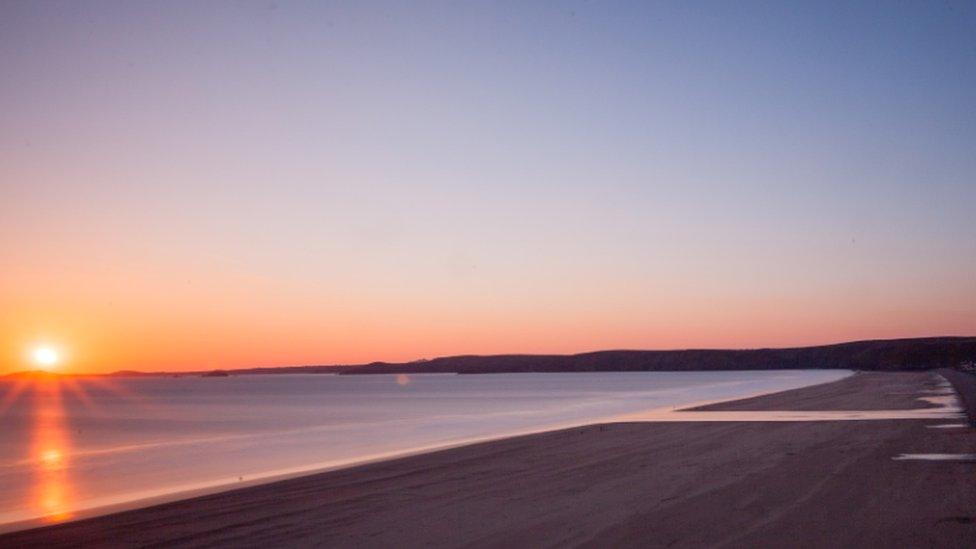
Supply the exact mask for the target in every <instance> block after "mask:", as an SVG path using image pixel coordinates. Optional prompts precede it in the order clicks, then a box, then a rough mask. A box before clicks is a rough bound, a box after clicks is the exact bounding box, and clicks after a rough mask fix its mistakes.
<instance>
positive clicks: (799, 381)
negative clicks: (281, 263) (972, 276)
mask: <svg viewBox="0 0 976 549" xmlns="http://www.w3.org/2000/svg"><path fill="white" fill-rule="evenodd" d="M848 374H849V372H847V371H824V370H801V371H772V372H641V373H579V374H577V373H567V374H493V375H463V376H462V375H410V376H407V375H366V376H337V375H265V376H234V377H226V378H201V377H179V378H75V379H71V378H60V379H35V380H12V379H6V380H0V525H6V526H5V527H4V526H0V531H2V530H10V529H13V528H15V527H16V526H13V524H14V523H17V522H21V521H25V520H34V519H42V520H43V521H44V522H57V521H64V520H70V519H72V518H78V517H79V516H83V515H85V514H87V513H90V511H91V510H92V509H99V508H104V507H105V506H113V505H119V504H125V503H129V504H131V503H133V502H144V501H152V498H156V499H157V500H158V499H159V498H161V497H167V496H168V497H172V496H174V495H177V494H184V495H187V494H188V492H192V491H201V490H203V491H205V490H214V489H220V488H228V487H235V486H242V485H245V484H247V483H253V482H258V481H261V480H268V479H271V478H276V477H278V476H281V475H288V474H296V473H301V472H310V471H315V470H321V469H327V468H332V467H339V466H344V465H349V464H352V463H357V462H362V461H366V460H370V459H382V458H386V457H392V456H395V455H402V454H406V453H412V452H417V451H424V450H429V449H433V448H437V447H444V446H449V445H454V444H461V443H465V442H471V441H475V440H483V439H491V438H497V437H503V436H507V435H514V434H520V433H529V432H537V431H542V430H547V429H555V428H559V427H568V426H573V425H580V424H586V423H590V422H594V421H597V420H601V419H608V418H613V417H615V416H618V415H621V414H628V413H634V412H640V411H645V410H651V409H655V408H672V407H681V406H685V405H688V404H692V403H697V402H702V401H711V400H719V399H733V398H740V397H744V396H748V395H752V394H756V393H759V392H770V391H780V390H785V389H791V388H795V387H801V386H804V385H810V384H815V383H823V382H827V381H833V380H836V379H839V378H841V377H844V376H846V375H848Z"/></svg>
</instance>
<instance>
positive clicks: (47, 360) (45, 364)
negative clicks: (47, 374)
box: [31, 346, 61, 370]
mask: <svg viewBox="0 0 976 549" xmlns="http://www.w3.org/2000/svg"><path fill="white" fill-rule="evenodd" d="M31 360H33V361H34V364H36V365H37V366H38V367H39V368H40V369H42V370H51V369H53V368H54V367H55V366H56V365H57V363H58V362H60V361H61V354H60V353H58V350H57V349H55V348H54V347H48V346H42V347H36V348H35V349H34V350H33V351H31Z"/></svg>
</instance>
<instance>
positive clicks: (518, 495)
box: [0, 373, 976, 547]
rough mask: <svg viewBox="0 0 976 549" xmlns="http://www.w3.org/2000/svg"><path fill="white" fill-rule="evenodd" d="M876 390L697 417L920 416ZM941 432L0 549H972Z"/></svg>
mask: <svg viewBox="0 0 976 549" xmlns="http://www.w3.org/2000/svg"><path fill="white" fill-rule="evenodd" d="M940 381H941V378H939V377H938V376H936V375H935V374H932V373H906V374H895V373H884V374H882V373H870V374H859V375H856V376H853V377H850V378H846V379H844V380H841V381H838V382H834V383H830V384H824V385H820V386H815V387H809V388H805V389H797V390H794V391H787V392H783V393H777V394H774V395H767V396H763V397H757V398H753V399H746V400H742V401H735V402H731V403H723V404H719V405H712V406H708V407H704V408H702V409H705V410H713V411H719V410H722V409H727V410H738V411H743V410H793V409H797V410H857V409H860V410H885V409H898V408H909V409H913V408H918V407H928V406H932V405H931V404H928V403H925V402H923V401H919V400H918V398H919V397H924V396H931V395H932V394H934V393H936V392H938V391H939V390H940V389H939V382H940ZM946 423H947V421H945V420H935V419H926V420H920V419H911V420H874V421H806V422H775V423H770V422H691V423H614V424H607V425H594V426H589V427H582V428H574V429H567V430H562V431H556V432H551V433H545V434H540V435H530V436H523V437H516V438H511V439H506V440H501V441H495V442H488V443H482V444H476V445H472V446H466V447H462V448H455V449H451V450H444V451H440V452H435V453H431V454H425V455H420V456H413V457H408V458H403V459H398V460H393V461H388V462H382V463H375V464H370V465H364V466H360V467H355V468H351V469H346V470H341V471H334V472H329V473H322V474H318V475H312V476H308V477H302V478H296V479H290V480H285V481H281V482H277V483H272V484H266V485H262V486H256V487H251V488H244V489H240V490H236V491H231V492H224V493H221V494H215V495H210V496H205V497H200V498H195V499H191V500H185V501H180V502H175V503H169V504H164V505H159V506H155V507H150V508H146V509H140V510H135V511H127V512H123V513H118V514H115V515H109V516H104V517H98V518H94V519H88V520H83V521H78V522H74V523H67V524H62V525H57V526H51V527H47V528H42V529H36V530H30V531H24V532H16V533H13V534H8V535H5V536H0V546H4V547H7V546H10V547H31V546H44V547H59V546H78V545H100V546H153V545H156V546H167V547H170V546H188V547H192V546H213V545H223V546H235V547H242V546H331V547H384V546H400V547H418V546H452V547H453V546H462V545H464V546H479V547H484V546H493V547H501V546H546V545H547V546H553V545H559V546H563V545H582V546H594V547H596V546H600V547H603V546H610V545H612V546H641V547H700V546H725V547H756V546H762V547H784V546H789V547H824V546H846V547H880V546H897V547H923V546H924V547H927V546H939V547H971V546H972V540H974V539H976V464H974V463H966V462H958V461H917V460H895V459H893V458H894V457H897V456H899V455H902V454H972V453H976V431H974V430H973V429H971V428H968V427H962V428H930V427H932V426H935V425H943V424H946Z"/></svg>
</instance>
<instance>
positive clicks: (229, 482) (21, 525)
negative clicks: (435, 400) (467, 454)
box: [0, 370, 862, 536]
mask: <svg viewBox="0 0 976 549" xmlns="http://www.w3.org/2000/svg"><path fill="white" fill-rule="evenodd" d="M861 373H862V372H859V371H855V370H848V371H847V375H844V376H843V377H841V378H839V379H836V380H831V381H825V382H817V383H812V384H810V385H802V386H800V387H796V388H792V389H786V391H792V390H801V389H805V388H808V387H815V386H819V385H824V384H829V383H834V382H836V381H841V380H844V379H847V378H850V377H853V376H857V375H859V374H861ZM299 375H301V374H299ZM308 375H312V374H308ZM389 375H396V374H389ZM425 375H456V374H437V373H435V374H425ZM472 375H491V374H472ZM783 391H784V390H783V389H772V390H762V391H755V392H753V393H748V394H745V395H739V396H736V397H734V398H725V399H716V400H708V401H699V402H692V403H688V404H685V405H683V406H682V407H681V408H677V409H672V408H669V407H667V406H664V407H659V408H651V409H647V410H644V411H642V412H635V413H632V414H631V413H628V414H623V415H619V414H618V415H608V416H602V417H598V418H593V419H587V420H584V421H570V422H565V423H560V424H558V425H551V426H547V427H542V428H539V429H527V430H523V431H517V432H512V433H506V434H502V435H497V436H496V435H488V436H482V437H470V438H465V439H462V440H457V441H454V442H446V443H443V444H433V445H427V446H422V447H417V448H409V449H405V450H394V451H391V452H384V453H380V454H372V455H368V456H363V457H359V458H354V459H352V460H348V461H340V462H338V463H335V462H317V463H312V464H309V465H304V466H298V467H293V468H289V469H284V470H275V471H269V472H266V473H260V474H257V475H251V476H250V477H249V478H248V479H247V480H234V479H233V478H228V479H221V480H214V481H210V482H203V483H195V484H194V485H191V486H186V487H177V488H174V489H163V490H160V491H158V492H153V493H149V494H147V495H141V496H135V497H131V496H127V497H124V498H119V501H113V502H105V503H99V504H95V505H90V506H88V507H85V508H82V509H76V510H73V511H71V512H70V516H71V518H70V519H68V520H61V521H58V522H51V520H50V519H49V517H46V516H41V517H33V518H27V519H24V520H17V521H12V522H7V523H0V536H2V535H4V534H9V533H15V532H22V531H25V530H32V529H38V528H47V527H52V526H59V525H63V524H70V523H72V522H77V521H82V520H88V519H92V518H98V517H103V516H107V515H112V514H115V513H120V512H125V511H138V510H140V509H146V508H150V507H154V506H157V505H163V504H167V503H174V502H180V501H185V500H191V499H195V498H199V497H204V496H209V495H214V494H221V493H225V492H232V491H234V490H241V489H247V488H253V487H256V486H263V485H267V484H273V483H276V482H281V481H286V480H291V479H296V478H303V477H307V476H313V475H319V474H325V473H330V472H335V471H342V470H345V469H351V468H356V467H360V466H365V465H370V464H374V463H381V462H385V461H392V460H398V459H404V458H409V457H414V456H421V455H425V454H430V453H434V452H440V451H444V450H451V449H455V448H464V447H467V446H471V445H476V444H483V443H491V442H497V441H502V440H507V439H510V438H516V437H523V436H532V435H540V434H544V433H550V432H555V431H561V430H565V429H572V428H577V427H588V426H593V425H601V424H607V423H614V422H619V421H627V420H628V418H632V417H635V416H638V415H642V414H654V413H657V412H666V411H676V412H680V411H685V410H691V409H694V408H697V407H700V406H706V405H712V404H721V403H724V402H733V401H739V400H745V399H751V398H758V397H762V396H766V395H771V394H777V393H780V392H783ZM646 421H668V420H666V419H658V420H646Z"/></svg>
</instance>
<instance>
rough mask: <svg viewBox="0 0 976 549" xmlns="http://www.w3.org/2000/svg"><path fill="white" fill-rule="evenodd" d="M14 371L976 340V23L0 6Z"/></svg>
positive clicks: (0, 306)
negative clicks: (33, 364) (45, 346)
mask: <svg viewBox="0 0 976 549" xmlns="http://www.w3.org/2000/svg"><path fill="white" fill-rule="evenodd" d="M0 74H2V75H3V76H2V79H0V373H3V372H5V371H14V370H21V369H26V368H29V367H30V365H29V364H28V363H26V361H25V358H24V357H25V353H26V351H27V349H29V348H30V346H31V345H34V344H37V343H39V342H50V343H52V344H54V345H57V346H59V347H60V348H61V349H62V350H63V351H64V353H65V354H66V355H67V357H68V361H67V362H66V365H65V367H66V368H67V369H70V370H72V371H110V370H116V369H122V368H136V369H144V370H152V369H164V368H165V369H204V368H215V367H246V366H259V365H284V364H331V363H352V362H366V361H372V360H412V359H416V358H420V357H433V356H437V355H446V354H459V353H502V352H534V353H541V352H557V353H567V352H579V351H586V350H595V349H602V348H655V349H662V348H678V347H757V346H785V345H804V344H816V343H825V342H833V341H842V340H851V339H862V338H888V337H909V336H923V335H953V334H967V335H972V334H974V333H976V5H974V4H973V3H972V2H968V3H954V2H948V3H947V2H938V3H935V2H933V3H927V4H926V3H921V2H917V3H916V2H908V3H905V2H897V3H896V2H884V3H850V2H837V3H827V2H807V3H802V4H801V3H788V2H757V3H752V2H715V3H710V2H669V3H652V2H634V3H626V2H624V3H608V2H580V3H573V2H559V3H534V2H532V3H527V2H501V3H495V2H491V3H488V2H483V3H480V2H479V3H475V2H451V3H432V2H396V3H390V4H386V3H378V2H349V3H328V4H326V3H321V2H310V3H298V2H287V1H275V2H256V3H249V2H232V3H231V2H227V3H217V2H205V3H203V2H188V3H177V2H158V3H143V2H119V3H103V2H60V3H59V2H44V3H40V2H12V1H6V2H3V3H2V4H0Z"/></svg>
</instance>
